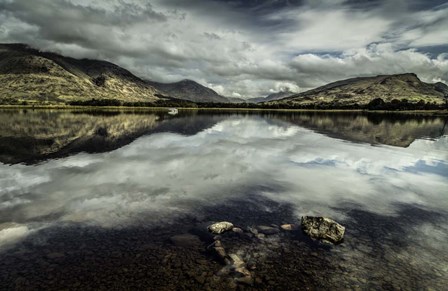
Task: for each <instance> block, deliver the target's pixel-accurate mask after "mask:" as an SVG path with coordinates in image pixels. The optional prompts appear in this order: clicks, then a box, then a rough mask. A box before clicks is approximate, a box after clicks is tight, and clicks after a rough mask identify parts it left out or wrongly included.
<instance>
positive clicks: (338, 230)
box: [301, 216, 345, 244]
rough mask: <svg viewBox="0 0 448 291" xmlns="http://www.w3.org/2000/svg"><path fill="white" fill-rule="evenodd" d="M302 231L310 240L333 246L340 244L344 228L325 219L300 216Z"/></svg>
mask: <svg viewBox="0 0 448 291" xmlns="http://www.w3.org/2000/svg"><path fill="white" fill-rule="evenodd" d="M301 222H302V230H303V232H304V233H306V234H307V235H308V236H310V237H311V238H312V239H318V240H322V241H324V242H330V243H334V244H338V243H341V242H342V240H343V238H344V233H345V227H343V226H342V225H340V224H339V223H337V222H336V221H334V220H332V219H330V218H326V217H314V216H302V219H301Z"/></svg>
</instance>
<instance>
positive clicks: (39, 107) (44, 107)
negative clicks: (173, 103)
mask: <svg viewBox="0 0 448 291" xmlns="http://www.w3.org/2000/svg"><path fill="white" fill-rule="evenodd" d="M169 108H173V107H130V106H70V105H37V106H36V105H34V106H33V105H0V109H11V110H14V109H32V110H50V109H54V110H86V111H88V110H100V111H102V110H103V111H108V110H120V111H166V110H168V109H169ZM177 109H178V110H179V111H273V112H327V113H331V112H338V113H341V112H347V113H348V112H366V113H382V114H390V113H393V114H395V113H397V114H431V115H434V114H437V115H448V110H446V109H442V110H434V109H432V110H367V109H296V108H281V109H280V108H242V107H239V108H238V107H235V108H232V107H224V108H220V107H209V108H204V107H203V108H200V107H199V108H196V107H178V108H177Z"/></svg>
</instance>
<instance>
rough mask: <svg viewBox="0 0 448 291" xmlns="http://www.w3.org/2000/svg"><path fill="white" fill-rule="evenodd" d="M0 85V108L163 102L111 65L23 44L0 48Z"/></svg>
mask: <svg viewBox="0 0 448 291" xmlns="http://www.w3.org/2000/svg"><path fill="white" fill-rule="evenodd" d="M0 82H1V84H2V86H1V87H0V103H3V104H25V103H27V104H35V103H37V104H55V103H56V104H57V103H69V102H73V101H86V100H91V99H99V100H102V99H115V100H120V101H121V102H155V101H158V100H163V99H164V98H160V97H158V96H157V94H158V92H157V90H156V89H155V88H154V87H152V86H151V85H149V84H148V83H146V82H145V81H143V80H142V79H140V78H138V77H137V76H135V75H133V74H132V73H130V72H129V71H127V70H125V69H123V68H121V67H119V66H117V65H114V64H112V63H109V62H105V61H98V60H90V59H74V58H70V57H64V56H61V55H58V54H56V53H49V52H41V51H38V50H36V49H33V48H30V47H28V46H26V45H23V44H0Z"/></svg>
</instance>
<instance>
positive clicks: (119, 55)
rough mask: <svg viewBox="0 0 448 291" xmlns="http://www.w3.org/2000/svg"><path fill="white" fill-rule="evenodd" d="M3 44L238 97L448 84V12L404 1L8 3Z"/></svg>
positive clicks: (3, 6)
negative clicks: (352, 85) (380, 84)
mask: <svg viewBox="0 0 448 291" xmlns="http://www.w3.org/2000/svg"><path fill="white" fill-rule="evenodd" d="M0 24H1V25H0V41H1V42H25V43H28V44H30V45H33V46H35V47H37V48H40V49H45V50H52V51H57V52H60V53H63V54H65V55H70V56H74V57H91V58H101V59H106V60H109V61H112V62H115V63H118V64H119V65H122V66H124V67H126V68H128V69H130V70H131V71H133V72H134V73H136V74H137V75H139V76H142V77H144V78H152V79H154V80H157V81H176V80H179V79H184V78H191V79H194V80H196V81H199V82H200V83H202V84H204V85H207V86H210V87H212V88H214V89H216V90H217V91H218V92H219V93H222V94H225V95H233V96H259V95H264V94H268V93H272V92H273V91H275V90H279V89H281V88H289V89H290V90H295V91H298V90H304V89H308V88H312V87H315V86H319V85H322V84H324V83H326V82H330V81H335V80H338V79H342V78H346V77H354V76H358V75H370V74H388V73H402V72H415V73H417V74H418V75H419V77H421V78H422V79H423V80H424V81H443V82H447V81H448V75H447V72H448V55H447V52H448V50H447V47H448V41H447V40H448V30H447V29H446V27H448V5H447V4H444V3H443V1H437V0H436V1H417V0H411V1H404V0H396V1H392V0H388V1H386V0H363V1H351V0H245V1H243V0H207V1H206V0H189V1H184V0H153V1H145V0H107V1H106V0H98V1H94V2H93V1H88V0H51V1H50V0H34V1H27V0H0Z"/></svg>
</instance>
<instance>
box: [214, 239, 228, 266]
mask: <svg viewBox="0 0 448 291" xmlns="http://www.w3.org/2000/svg"><path fill="white" fill-rule="evenodd" d="M213 250H214V251H215V253H216V255H217V256H218V257H219V258H220V259H221V260H223V261H225V259H226V257H227V253H226V250H225V249H224V247H223V245H222V243H221V241H220V240H217V241H215V243H214V246H213Z"/></svg>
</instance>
